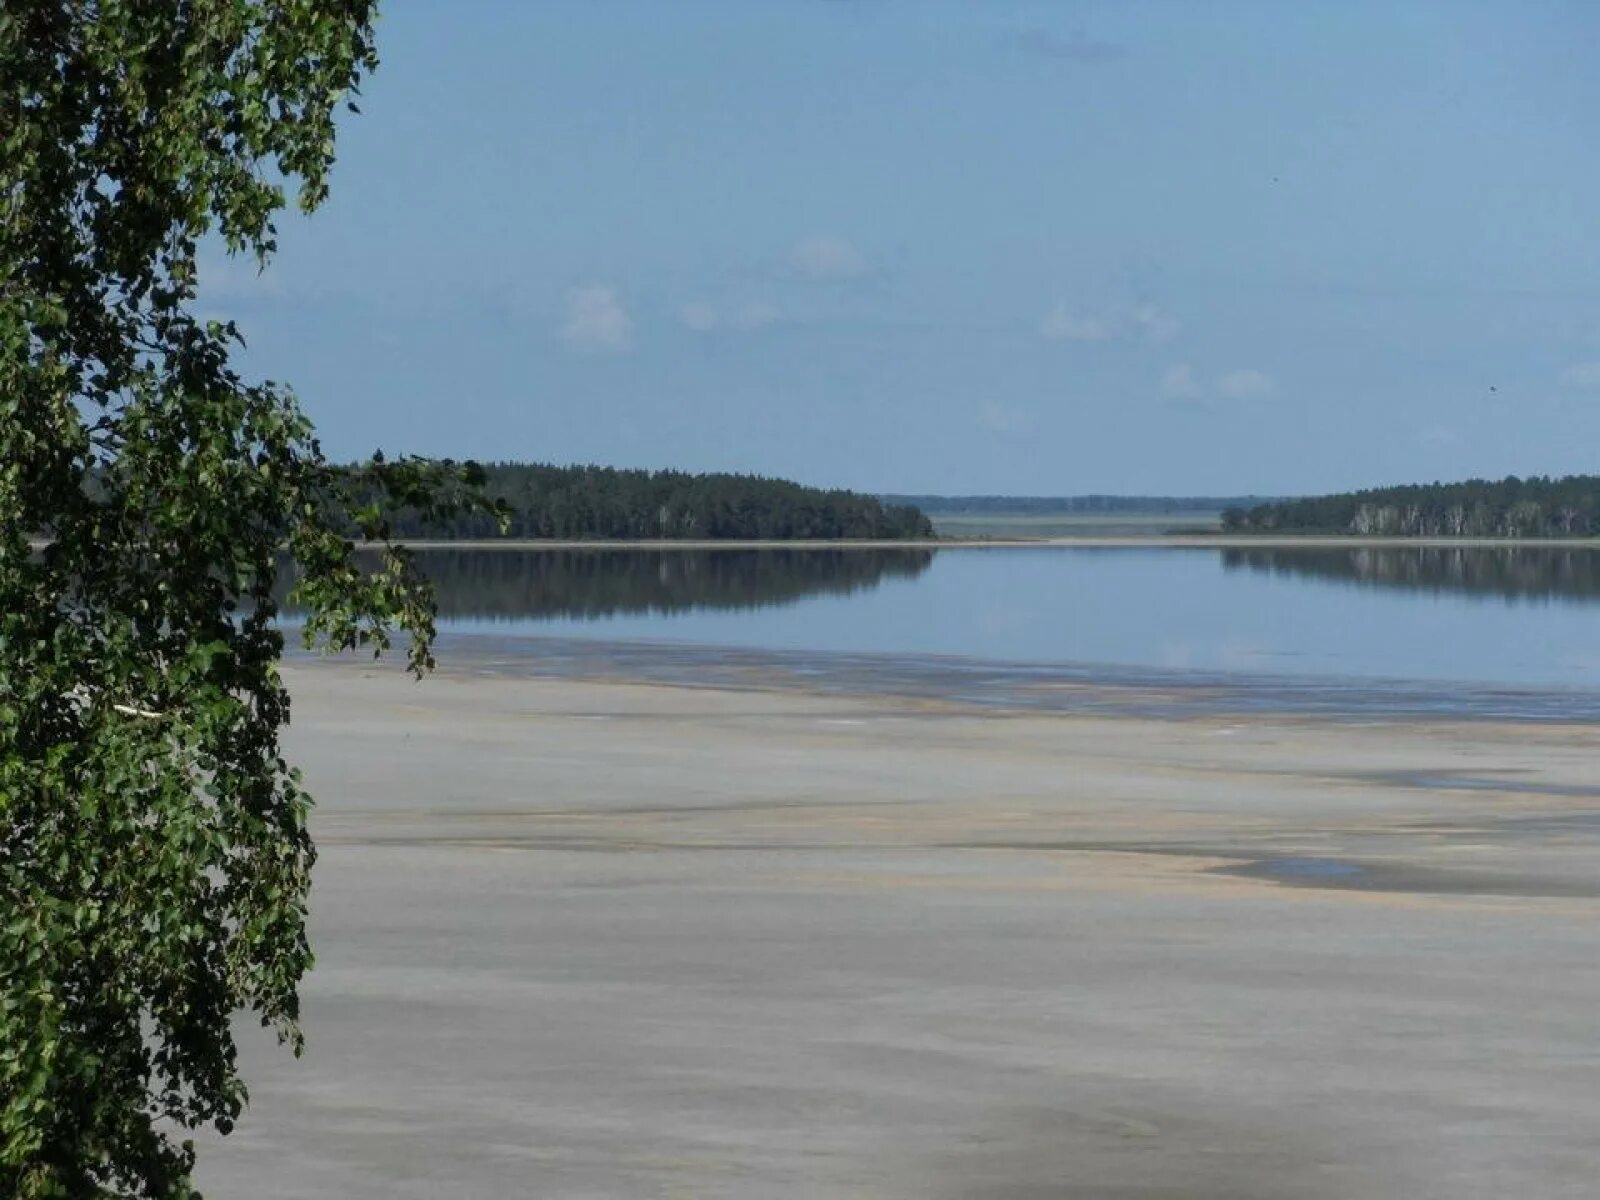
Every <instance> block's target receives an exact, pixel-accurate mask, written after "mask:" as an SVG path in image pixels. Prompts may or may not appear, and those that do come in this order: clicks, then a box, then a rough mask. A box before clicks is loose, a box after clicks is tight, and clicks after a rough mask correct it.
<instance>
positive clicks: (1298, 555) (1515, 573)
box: [1222, 546, 1600, 604]
mask: <svg viewBox="0 0 1600 1200" xmlns="http://www.w3.org/2000/svg"><path fill="white" fill-rule="evenodd" d="M1222 565H1223V566H1224V567H1225V568H1227V569H1228V570H1230V571H1234V570H1250V571H1262V572H1267V573H1272V574H1282V575H1296V576H1311V577H1314V578H1318V579H1330V580H1342V581H1345V582H1348V583H1355V584H1366V585H1370V586H1373V587H1392V588H1401V589H1405V590H1407V591H1423V592H1466V593H1471V594H1473V595H1481V596H1500V597H1502V598H1504V599H1506V600H1564V601H1569V602H1572V603H1580V604H1583V603H1595V602H1597V601H1600V551H1596V550H1591V549H1583V550H1576V549H1574V550H1565V549H1560V548H1548V547H1529V546H1505V547H1493V546H1470V547H1468V546H1459V547H1458V546H1437V547H1436V546H1415V547H1412V546H1381V547H1375V546H1369V547H1360V548H1340V549H1332V548H1329V549H1326V550H1298V549H1297V550H1284V549H1265V548H1264V549H1260V550H1255V549H1228V550H1224V551H1223V552H1222Z"/></svg>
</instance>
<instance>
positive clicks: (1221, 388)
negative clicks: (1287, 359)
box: [1217, 367, 1277, 400]
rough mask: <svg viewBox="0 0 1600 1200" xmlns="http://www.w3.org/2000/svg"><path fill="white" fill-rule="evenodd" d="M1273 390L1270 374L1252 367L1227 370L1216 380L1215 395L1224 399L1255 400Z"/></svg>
mask: <svg viewBox="0 0 1600 1200" xmlns="http://www.w3.org/2000/svg"><path fill="white" fill-rule="evenodd" d="M1275 390H1277V389H1276V385H1275V384H1274V383H1273V382H1272V376H1270V375H1268V374H1267V373H1266V372H1264V371H1257V370H1255V369H1254V368H1252V367H1241V368H1239V369H1238V370H1236V371H1229V372H1227V373H1226V374H1225V375H1223V376H1221V377H1220V378H1219V379H1218V380H1217V395H1219V396H1221V397H1222V398H1223V399H1224V400H1257V399H1260V398H1261V397H1263V396H1270V395H1272V393H1273V392H1274V391H1275Z"/></svg>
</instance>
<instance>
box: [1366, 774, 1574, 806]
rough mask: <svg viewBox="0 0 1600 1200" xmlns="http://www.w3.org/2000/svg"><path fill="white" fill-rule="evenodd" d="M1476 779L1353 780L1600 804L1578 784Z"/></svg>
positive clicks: (1501, 777) (1439, 776) (1403, 777)
mask: <svg viewBox="0 0 1600 1200" xmlns="http://www.w3.org/2000/svg"><path fill="white" fill-rule="evenodd" d="M1515 774H1516V773H1513V772H1508V773H1507V774H1506V775H1477V774H1474V773H1473V772H1471V771H1452V770H1435V771H1369V772H1363V773H1361V774H1360V775H1356V776H1353V778H1356V779H1360V780H1364V781H1367V782H1371V783H1378V784H1383V785H1385V786H1389V787H1408V788H1425V789H1427V790H1429V791H1441V792H1505V793H1508V794H1512V795H1519V796H1561V797H1566V798H1574V799H1580V800H1591V799H1592V800H1600V788H1597V787H1594V786H1591V785H1587V784H1577V783H1543V782H1541V781H1539V780H1537V779H1520V778H1515V777H1512V778H1508V777H1507V775H1513V776H1514V775H1515Z"/></svg>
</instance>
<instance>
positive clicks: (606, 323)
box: [561, 283, 633, 354]
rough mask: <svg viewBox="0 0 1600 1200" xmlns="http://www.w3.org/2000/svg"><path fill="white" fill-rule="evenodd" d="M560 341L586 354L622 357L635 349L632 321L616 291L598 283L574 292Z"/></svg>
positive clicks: (569, 297) (571, 293) (568, 302)
mask: <svg viewBox="0 0 1600 1200" xmlns="http://www.w3.org/2000/svg"><path fill="white" fill-rule="evenodd" d="M561 340H562V341H564V342H566V344H567V345H569V346H571V347H572V348H573V349H574V350H577V351H579V352H580V353H583V354H621V353H623V352H625V351H627V350H629V349H631V348H632V347H633V318H631V317H630V316H628V311H627V309H625V308H623V307H622V301H621V300H619V299H618V298H617V293H616V289H614V288H610V287H607V286H605V285H604V284H598V283H596V284H589V285H587V286H585V287H580V288H573V289H572V291H570V292H568V293H567V315H566V319H565V320H564V321H562V323H561Z"/></svg>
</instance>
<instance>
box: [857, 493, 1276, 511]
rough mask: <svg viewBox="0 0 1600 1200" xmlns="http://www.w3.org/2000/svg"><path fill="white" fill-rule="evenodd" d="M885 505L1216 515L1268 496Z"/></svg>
mask: <svg viewBox="0 0 1600 1200" xmlns="http://www.w3.org/2000/svg"><path fill="white" fill-rule="evenodd" d="M879 499H880V500H882V501H883V502H884V503H885V504H896V505H910V506H912V507H915V508H919V509H921V510H922V511H923V512H925V513H935V514H937V515H939V516H957V515H973V516H982V515H987V514H991V513H1000V514H1004V515H1006V516H1020V515H1026V516H1059V515H1063V514H1071V513H1094V514H1114V513H1115V514H1121V513H1214V512H1219V511H1221V510H1222V509H1225V508H1250V507H1252V506H1254V505H1258V504H1263V503H1266V502H1268V501H1269V500H1271V499H1272V497H1268V496H1109V495H1086V496H880V497H879Z"/></svg>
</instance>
